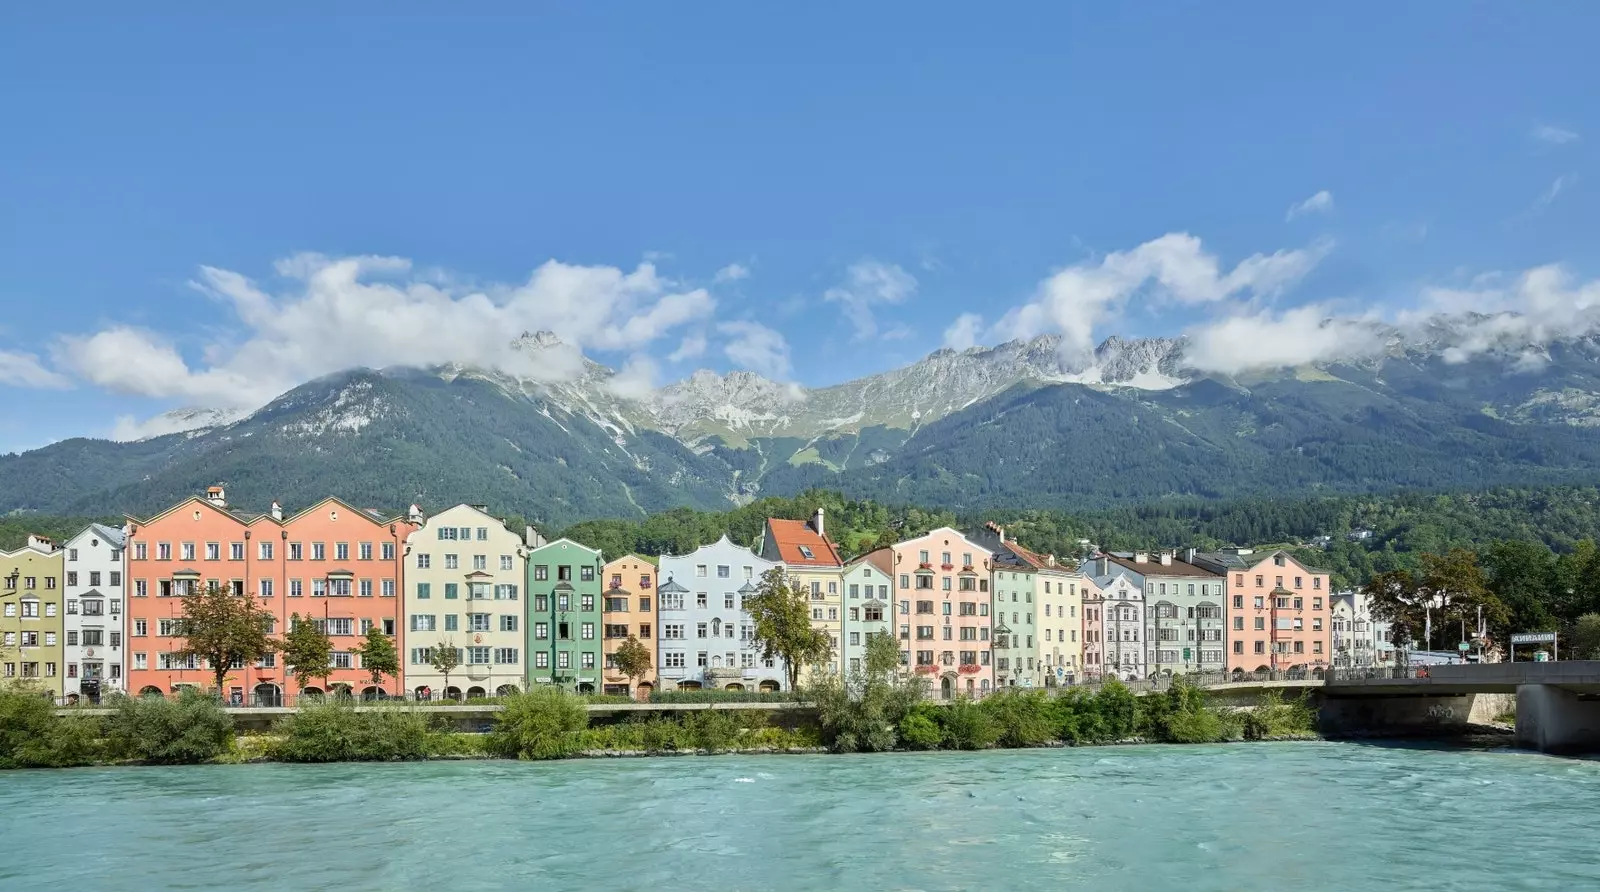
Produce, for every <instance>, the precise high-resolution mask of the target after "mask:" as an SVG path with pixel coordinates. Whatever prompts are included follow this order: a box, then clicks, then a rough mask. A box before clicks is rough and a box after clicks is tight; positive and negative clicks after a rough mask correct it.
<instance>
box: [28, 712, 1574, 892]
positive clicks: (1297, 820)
mask: <svg viewBox="0 0 1600 892" xmlns="http://www.w3.org/2000/svg"><path fill="white" fill-rule="evenodd" d="M0 839H3V840H4V844H5V849H6V857H5V858H3V859H0V889H4V890H49V892H66V890H88V892H101V890H108V892H120V890H141V892H143V890H151V889H223V890H230V892H244V890H256V889H271V890H296V892H298V890H313V889H337V890H341V892H353V890H369V889H370V890H400V889H427V890H446V889H448V890H480V889H516V890H545V889H555V890H559V889H603V890H623V889H649V890H670V889H716V890H719V892H722V890H738V889H750V890H767V889H808V890H809V889H817V890H839V889H842V890H854V889H863V890H877V889H1006V890H1021V889H1085V890H1098V892H1115V890H1123V889H1128V890H1140V892H1167V890H1174V892H1176V890H1182V892H1209V890H1226V892H1253V890H1261V892H1278V890H1285V892H1287V890H1295V892H1314V890H1366V889H1373V890H1391V892H1399V890H1501V889H1551V890H1600V762H1592V761H1576V760H1561V759H1554V758H1547V757H1543V756H1537V755H1530V754H1527V753H1511V752H1498V751H1482V750H1448V749H1428V748H1415V747H1410V748H1407V747H1379V746H1366V745H1359V744H1346V743H1283V744H1236V745H1227V746H1197V747H1180V746H1142V747H1105V748H1083V749H1067V750H1033V751H1020V752H1019V751H1009V752H987V753H972V754H958V753H929V754H890V755H879V756H751V757H745V756H716V757H682V758H661V759H616V760H589V761H567V762H550V763H514V762H432V763H419V764H396V765H330V766H288V765H240V766H206V767H194V768H106V769H83V770H72V771H36V772H33V771H30V772H21V771H12V772H5V773H3V774H0Z"/></svg>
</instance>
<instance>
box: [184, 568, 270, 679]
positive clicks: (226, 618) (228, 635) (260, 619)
mask: <svg viewBox="0 0 1600 892" xmlns="http://www.w3.org/2000/svg"><path fill="white" fill-rule="evenodd" d="M177 626H178V628H177V635H178V637H181V638H182V639H183V649H182V650H179V651H178V652H177V654H178V656H180V657H183V658H188V657H194V658H196V659H201V660H205V661H206V662H208V663H209V664H210V665H211V672H212V675H213V676H214V677H215V679H216V690H217V691H218V692H219V693H220V692H221V691H222V685H223V683H224V681H225V680H226V679H227V676H228V672H229V670H231V669H232V668H233V664H234V663H242V664H249V663H254V662H255V661H257V660H259V659H261V658H262V657H265V656H266V655H267V654H269V653H272V652H274V651H276V650H277V649H278V647H279V645H278V642H277V641H274V640H273V639H272V636H271V635H270V634H269V633H268V631H267V630H268V629H270V628H272V614H271V613H270V612H268V611H267V610H264V609H263V608H261V607H260V606H259V605H258V604H257V603H256V601H255V599H254V598H250V597H246V596H242V595H235V594H233V593H232V592H230V591H228V590H226V589H223V588H219V587H217V586H215V585H213V586H208V587H207V588H206V589H204V590H201V591H195V592H191V593H190V594H187V595H184V596H183V614H182V616H180V617H179V618H178V623H177Z"/></svg>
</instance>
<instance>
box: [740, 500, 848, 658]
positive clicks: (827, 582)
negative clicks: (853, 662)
mask: <svg viewBox="0 0 1600 892" xmlns="http://www.w3.org/2000/svg"><path fill="white" fill-rule="evenodd" d="M760 554H761V556H762V557H763V558H766V559H767V560H769V561H781V562H782V563H783V565H784V567H785V568H786V569H787V570H788V573H789V578H790V580H791V581H794V582H798V583H799V584H800V587H801V588H802V589H803V590H804V591H805V592H806V593H807V597H808V598H809V599H810V603H811V625H812V626H813V627H815V628H818V629H821V630H822V631H824V632H826V633H827V634H828V640H829V642H830V644H831V646H832V650H831V651H830V653H829V657H828V660H827V661H826V663H824V664H822V665H821V666H819V667H818V668H820V669H823V670H825V671H829V672H836V673H837V672H843V671H844V648H843V646H842V642H843V637H844V600H843V597H842V596H843V589H844V561H843V560H842V559H841V558H840V556H839V550H838V549H837V548H835V547H834V545H833V541H832V540H830V539H829V538H828V536H827V532H826V530H825V528H824V526H823V512H822V509H821V508H818V509H817V513H816V514H814V515H813V516H812V518H811V519H810V520H781V519H778V518H773V517H769V518H767V525H766V527H765V529H763V530H762V531H761V551H760ZM804 679H805V673H804V672H802V673H801V680H802V681H804Z"/></svg>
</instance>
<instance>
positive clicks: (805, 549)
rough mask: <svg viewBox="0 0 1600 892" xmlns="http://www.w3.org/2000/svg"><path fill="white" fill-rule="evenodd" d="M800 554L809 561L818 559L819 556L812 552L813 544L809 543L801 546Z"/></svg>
mask: <svg viewBox="0 0 1600 892" xmlns="http://www.w3.org/2000/svg"><path fill="white" fill-rule="evenodd" d="M800 556H801V557H803V558H805V559H806V560H808V561H814V560H816V559H817V556H816V555H814V554H812V553H811V546H809V545H802V546H800Z"/></svg>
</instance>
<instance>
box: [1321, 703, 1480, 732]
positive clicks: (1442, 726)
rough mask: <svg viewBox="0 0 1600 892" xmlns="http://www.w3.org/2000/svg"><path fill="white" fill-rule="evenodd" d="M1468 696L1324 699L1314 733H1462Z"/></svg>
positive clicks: (1469, 705)
mask: <svg viewBox="0 0 1600 892" xmlns="http://www.w3.org/2000/svg"><path fill="white" fill-rule="evenodd" d="M1474 699H1475V698H1474V696H1473V695H1472V694H1434V695H1410V696H1407V695H1396V694H1377V695H1373V694H1368V695H1366V696H1349V695H1341V696H1337V697H1334V696H1326V697H1324V698H1323V699H1322V704H1321V708H1319V709H1318V710H1317V730H1318V731H1320V732H1321V733H1323V734H1325V735H1327V736H1329V737H1439V736H1452V735H1457V734H1461V733H1462V732H1464V731H1465V730H1466V729H1467V727H1468V725H1469V724H1470V723H1471V721H1472V719H1473V703H1474Z"/></svg>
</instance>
